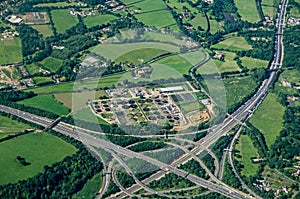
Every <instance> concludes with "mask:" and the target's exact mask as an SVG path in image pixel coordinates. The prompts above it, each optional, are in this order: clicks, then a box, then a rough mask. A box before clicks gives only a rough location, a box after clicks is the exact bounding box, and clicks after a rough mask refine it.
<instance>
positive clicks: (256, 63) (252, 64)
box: [240, 57, 269, 69]
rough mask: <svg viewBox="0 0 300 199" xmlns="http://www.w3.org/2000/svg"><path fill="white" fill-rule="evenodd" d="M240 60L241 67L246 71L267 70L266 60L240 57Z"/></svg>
mask: <svg viewBox="0 0 300 199" xmlns="http://www.w3.org/2000/svg"><path fill="white" fill-rule="evenodd" d="M240 59H241V61H242V65H243V66H244V67H246V68H248V69H253V68H267V67H268V64H269V62H268V61H266V60H261V59H255V58H250V57H242V58H240Z"/></svg>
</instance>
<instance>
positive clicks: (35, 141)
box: [0, 133, 76, 185]
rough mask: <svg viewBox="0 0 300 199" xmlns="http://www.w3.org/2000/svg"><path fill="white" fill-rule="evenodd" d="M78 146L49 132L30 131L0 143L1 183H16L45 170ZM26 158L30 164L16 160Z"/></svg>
mask: <svg viewBox="0 0 300 199" xmlns="http://www.w3.org/2000/svg"><path fill="white" fill-rule="evenodd" d="M75 151H76V148H75V147H74V146H72V145H71V144H68V143H66V142H65V141H63V140H61V139H59V138H57V137H55V136H53V135H50V134H47V133H40V134H34V133H30V134H27V135H22V136H19V137H17V138H14V139H10V140H7V141H4V142H1V143H0V164H1V170H0V175H1V178H0V184H1V185H2V184H7V183H15V182H17V181H19V180H22V179H27V178H29V177H32V176H34V175H36V174H37V173H39V172H42V171H43V168H44V166H45V165H51V164H53V163H55V162H58V161H61V160H63V158H64V157H66V156H68V155H72V154H74V153H75ZM17 156H21V157H23V158H25V160H26V162H29V163H30V165H28V166H23V165H22V164H21V163H20V162H18V161H17V160H16V157H17Z"/></svg>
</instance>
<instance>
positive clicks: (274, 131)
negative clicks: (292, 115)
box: [250, 93, 285, 148]
mask: <svg viewBox="0 0 300 199" xmlns="http://www.w3.org/2000/svg"><path fill="white" fill-rule="evenodd" d="M284 110H285V108H284V107H283V106H282V105H281V104H280V103H279V102H278V101H277V96H276V94H274V93H270V94H268V96H267V97H266V99H265V100H264V101H263V103H262V104H261V105H260V106H259V107H258V109H257V110H256V111H255V113H254V115H253V116H252V118H251V119H250V122H251V123H252V124H253V125H254V126H255V127H256V128H257V129H259V130H260V131H261V132H262V133H263V135H264V136H265V139H266V143H267V146H268V147H269V148H270V146H271V145H272V144H273V143H274V141H275V139H276V137H277V136H278V135H279V133H280V131H281V130H282V129H283V124H282V122H283V115H284Z"/></svg>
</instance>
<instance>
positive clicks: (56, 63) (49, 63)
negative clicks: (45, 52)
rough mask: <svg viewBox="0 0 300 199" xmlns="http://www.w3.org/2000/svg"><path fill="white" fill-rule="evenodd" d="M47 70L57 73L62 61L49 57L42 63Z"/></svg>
mask: <svg viewBox="0 0 300 199" xmlns="http://www.w3.org/2000/svg"><path fill="white" fill-rule="evenodd" d="M40 63H41V64H42V65H43V66H44V67H45V68H46V69H48V70H50V71H51V72H56V71H57V70H58V69H59V68H60V67H61V65H62V60H59V59H56V58H54V57H47V58H46V59H44V60H43V61H41V62H40Z"/></svg>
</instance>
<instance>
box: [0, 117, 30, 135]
mask: <svg viewBox="0 0 300 199" xmlns="http://www.w3.org/2000/svg"><path fill="white" fill-rule="evenodd" d="M29 128H31V127H30V126H29V125H27V124H24V123H21V122H18V121H16V120H13V119H10V118H8V117H4V116H0V138H3V137H6V136H7V135H10V134H15V133H20V132H23V131H24V130H25V129H29Z"/></svg>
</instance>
